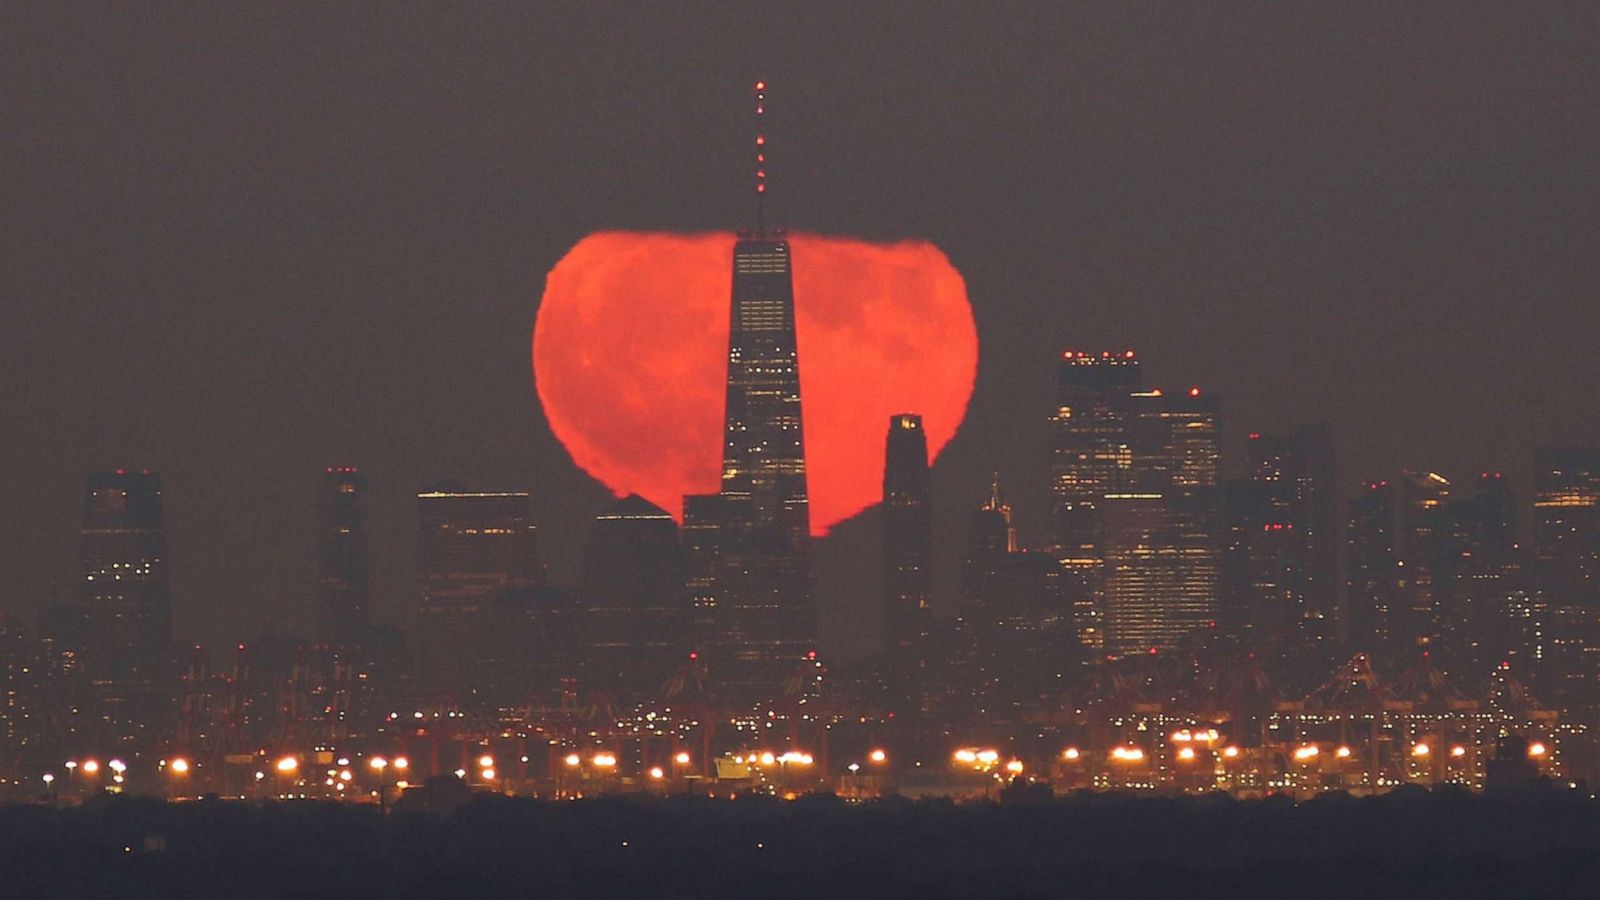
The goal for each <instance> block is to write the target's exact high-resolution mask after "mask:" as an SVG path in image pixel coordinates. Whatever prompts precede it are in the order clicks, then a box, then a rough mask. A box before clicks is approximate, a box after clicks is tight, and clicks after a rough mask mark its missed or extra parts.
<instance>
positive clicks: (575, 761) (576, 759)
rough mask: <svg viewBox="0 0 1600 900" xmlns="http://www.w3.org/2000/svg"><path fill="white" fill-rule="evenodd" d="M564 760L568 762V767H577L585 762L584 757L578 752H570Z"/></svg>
mask: <svg viewBox="0 0 1600 900" xmlns="http://www.w3.org/2000/svg"><path fill="white" fill-rule="evenodd" d="M564 762H565V763H566V764H567V768H569V769H576V768H577V767H578V766H580V765H582V764H583V758H582V757H580V756H579V755H578V754H576V753H568V754H567V758H566V759H565V760H564Z"/></svg>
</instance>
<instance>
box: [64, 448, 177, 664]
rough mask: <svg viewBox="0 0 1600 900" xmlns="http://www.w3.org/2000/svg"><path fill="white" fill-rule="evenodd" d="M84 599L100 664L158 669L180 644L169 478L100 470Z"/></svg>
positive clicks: (88, 520) (90, 512) (90, 515)
mask: <svg viewBox="0 0 1600 900" xmlns="http://www.w3.org/2000/svg"><path fill="white" fill-rule="evenodd" d="M82 564H83V565H82V571H83V580H82V581H81V582H80V583H79V599H80V601H81V602H82V604H83V606H84V608H85V609H84V612H85V614H86V616H87V618H88V626H89V630H88V641H89V646H90V649H91V652H92V653H93V655H94V656H95V657H96V658H97V659H98V661H99V663H101V664H103V665H105V666H115V667H116V668H127V667H128V666H151V665H154V664H155V663H156V662H157V661H158V660H160V659H162V658H163V657H164V656H165V655H166V652H167V650H168V644H170V643H171V641H172V593H171V589H170V588H169V586H168V581H167V522H166V512H165V510H164V507H163V504H162V499H161V476H160V475H158V474H155V473H152V472H128V471H124V470H121V469H119V470H117V471H115V472H96V473H94V474H92V475H90V476H89V482H88V488H87V490H86V491H85V493H84V502H83V543H82Z"/></svg>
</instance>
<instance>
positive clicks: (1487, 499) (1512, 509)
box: [1438, 472, 1524, 673]
mask: <svg viewBox="0 0 1600 900" xmlns="http://www.w3.org/2000/svg"><path fill="white" fill-rule="evenodd" d="M1517 506H1518V504H1517V495H1516V493H1515V492H1513V491H1512V489H1511V486H1510V483H1509V480H1508V479H1507V478H1506V477H1505V475H1504V474H1503V473H1500V472H1483V473H1481V474H1479V476H1478V478H1477V481H1476V482H1475V484H1474V489H1473V492H1472V494H1471V496H1468V497H1463V498H1459V499H1457V500H1455V501H1454V502H1452V503H1451V504H1450V508H1449V517H1448V525H1449V528H1450V534H1449V535H1448V536H1447V538H1446V551H1447V553H1446V559H1445V560H1443V563H1442V568H1441V571H1440V575H1441V580H1440V582H1439V585H1438V588H1439V596H1440V598H1441V611H1442V614H1441V616H1440V636H1441V638H1442V639H1443V641H1444V650H1445V651H1446V659H1447V661H1448V663H1449V664H1450V665H1451V671H1452V672H1458V671H1461V672H1469V673H1471V672H1483V671H1488V669H1489V668H1490V667H1491V666H1492V665H1493V664H1494V662H1495V658H1494V657H1495V653H1496V649H1495V647H1496V644H1497V641H1496V639H1495V637H1494V632H1495V630H1496V629H1497V628H1499V627H1500V626H1501V624H1502V623H1504V622H1505V621H1506V616H1505V608H1506V606H1507V604H1508V603H1509V602H1510V600H1511V597H1512V596H1513V595H1514V594H1516V593H1517V592H1519V591H1521V590H1522V588H1523V587H1524V585H1523V584H1522V552H1521V548H1520V546H1519V545H1518V543H1517Z"/></svg>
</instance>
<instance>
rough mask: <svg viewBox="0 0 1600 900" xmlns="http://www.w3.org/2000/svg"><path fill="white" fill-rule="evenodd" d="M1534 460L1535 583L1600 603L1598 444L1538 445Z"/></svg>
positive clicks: (1573, 599)
mask: <svg viewBox="0 0 1600 900" xmlns="http://www.w3.org/2000/svg"><path fill="white" fill-rule="evenodd" d="M1533 466H1534V470H1533V552H1534V576H1535V577H1534V583H1535V584H1536V585H1538V587H1539V588H1540V590H1542V591H1543V592H1544V593H1545V594H1546V595H1548V596H1549V597H1550V598H1552V599H1553V600H1555V601H1556V602H1558V603H1577V604H1583V605H1586V606H1600V448H1597V447H1540V448H1538V449H1537V450H1535V451H1534V454H1533Z"/></svg>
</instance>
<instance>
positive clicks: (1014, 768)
mask: <svg viewBox="0 0 1600 900" xmlns="http://www.w3.org/2000/svg"><path fill="white" fill-rule="evenodd" d="M1006 771H1007V772H1010V773H1011V774H1013V775H1021V774H1022V760H1020V759H1013V760H1012V761H1010V762H1008V763H1006Z"/></svg>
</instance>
